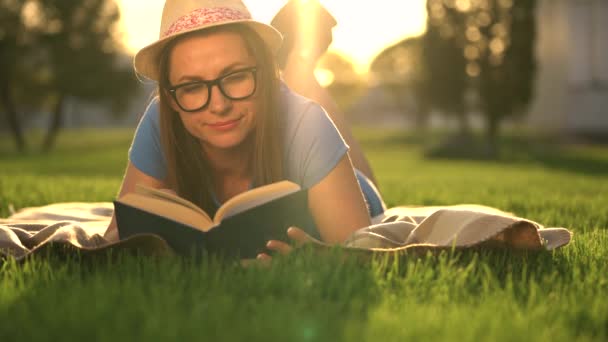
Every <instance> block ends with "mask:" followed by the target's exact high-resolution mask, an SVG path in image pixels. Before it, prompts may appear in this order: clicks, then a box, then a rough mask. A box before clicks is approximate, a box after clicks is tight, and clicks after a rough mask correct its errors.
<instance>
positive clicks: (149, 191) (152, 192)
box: [135, 184, 212, 221]
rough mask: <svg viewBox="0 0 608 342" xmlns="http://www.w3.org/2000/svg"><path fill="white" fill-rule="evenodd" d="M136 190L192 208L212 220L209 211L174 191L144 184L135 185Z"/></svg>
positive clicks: (139, 192)
mask: <svg viewBox="0 0 608 342" xmlns="http://www.w3.org/2000/svg"><path fill="white" fill-rule="evenodd" d="M135 192H136V193H138V194H142V195H144V196H148V197H156V198H160V199H164V200H166V201H170V202H173V203H176V204H179V205H182V206H184V207H187V208H190V209H192V210H194V211H196V212H198V213H199V214H201V215H203V216H205V217H206V218H208V219H209V221H212V220H211V217H209V215H207V213H206V212H205V211H204V210H203V209H201V208H200V207H199V206H197V205H196V204H194V203H192V202H190V201H188V200H187V199H185V198H182V197H179V196H177V195H174V194H172V193H168V192H165V191H162V190H159V189H154V188H151V187H148V186H145V185H142V184H137V185H135Z"/></svg>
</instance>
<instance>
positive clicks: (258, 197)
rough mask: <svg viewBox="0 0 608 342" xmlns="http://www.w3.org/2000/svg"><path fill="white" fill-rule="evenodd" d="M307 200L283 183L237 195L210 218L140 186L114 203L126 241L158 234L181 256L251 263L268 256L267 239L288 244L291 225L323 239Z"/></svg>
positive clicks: (305, 194) (191, 206) (188, 204)
mask: <svg viewBox="0 0 608 342" xmlns="http://www.w3.org/2000/svg"><path fill="white" fill-rule="evenodd" d="M307 199H308V192H307V191H306V190H302V189H301V188H300V186H298V185H297V184H295V183H292V182H290V181H281V182H277V183H272V184H268V185H265V186H262V187H258V188H254V189H251V190H249V191H246V192H244V193H241V194H239V195H237V196H234V197H233V198H231V199H230V200H228V201H227V202H226V203H224V204H223V205H222V206H220V208H218V210H217V212H216V214H215V215H214V217H213V218H211V217H209V215H208V214H207V213H206V212H205V211H203V210H202V209H201V208H200V207H198V206H197V205H195V204H194V203H192V202H190V201H188V200H186V199H184V198H181V197H179V196H177V195H174V194H170V193H167V192H164V191H160V190H157V189H153V188H149V187H145V186H142V185H138V186H137V187H136V191H135V192H132V193H128V194H126V195H124V196H122V197H121V198H119V199H117V200H115V201H114V209H115V213H116V222H117V226H118V234H119V236H120V238H121V239H124V238H127V237H129V236H132V235H135V234H146V233H147V234H156V235H160V236H161V237H162V238H163V239H165V240H166V241H167V242H168V243H169V245H171V247H173V249H174V250H175V251H176V252H178V253H180V254H191V253H200V252H202V251H205V252H207V253H212V254H214V253H219V254H223V255H225V256H239V257H241V258H251V257H255V256H256V255H257V253H260V252H263V251H265V244H266V242H267V241H268V240H271V239H274V240H283V241H286V239H287V234H286V231H287V228H289V227H290V226H298V227H299V228H302V229H304V230H305V231H307V232H308V233H309V234H311V235H313V236H315V235H318V234H317V233H316V228H315V226H314V223H313V220H312V218H311V217H310V214H309V211H308V202H307Z"/></svg>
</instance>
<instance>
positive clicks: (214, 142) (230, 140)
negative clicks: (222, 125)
mask: <svg viewBox="0 0 608 342" xmlns="http://www.w3.org/2000/svg"><path fill="white" fill-rule="evenodd" d="M244 141H245V138H244V137H240V136H234V135H231V134H230V135H225V136H221V137H214V138H212V139H206V140H205V141H204V144H205V145H206V146H207V147H209V148H213V149H219V150H232V149H235V148H237V147H239V146H241V145H242V144H243V142H244Z"/></svg>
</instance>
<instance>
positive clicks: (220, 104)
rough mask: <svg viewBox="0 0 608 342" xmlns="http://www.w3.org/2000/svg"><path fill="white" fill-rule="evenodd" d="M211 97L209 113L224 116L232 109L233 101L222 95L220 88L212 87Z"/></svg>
mask: <svg viewBox="0 0 608 342" xmlns="http://www.w3.org/2000/svg"><path fill="white" fill-rule="evenodd" d="M209 96H210V97H209V111H211V112H212V113H214V114H218V115H222V114H225V113H227V112H228V110H229V109H230V108H232V100H230V99H229V98H227V97H226V96H224V94H222V91H221V90H220V87H219V86H217V85H216V86H215V87H211V94H210V95H209Z"/></svg>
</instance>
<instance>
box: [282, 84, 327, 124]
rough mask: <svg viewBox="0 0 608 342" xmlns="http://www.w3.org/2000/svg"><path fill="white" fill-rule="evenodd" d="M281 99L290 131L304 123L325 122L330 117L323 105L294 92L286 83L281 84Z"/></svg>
mask: <svg viewBox="0 0 608 342" xmlns="http://www.w3.org/2000/svg"><path fill="white" fill-rule="evenodd" d="M281 97H282V100H283V111H284V115H285V119H286V125H287V128H288V131H289V130H290V128H291V129H297V127H299V126H300V125H301V124H302V121H308V122H318V121H321V122H324V121H325V120H323V119H325V118H327V117H328V116H327V113H326V112H325V110H324V109H323V107H321V105H319V104H318V103H316V102H315V101H313V100H311V99H309V98H307V97H304V96H302V95H300V94H298V93H296V92H294V91H292V90H291V89H289V87H288V86H287V85H285V84H284V83H282V84H281ZM320 119H321V120H320Z"/></svg>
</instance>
